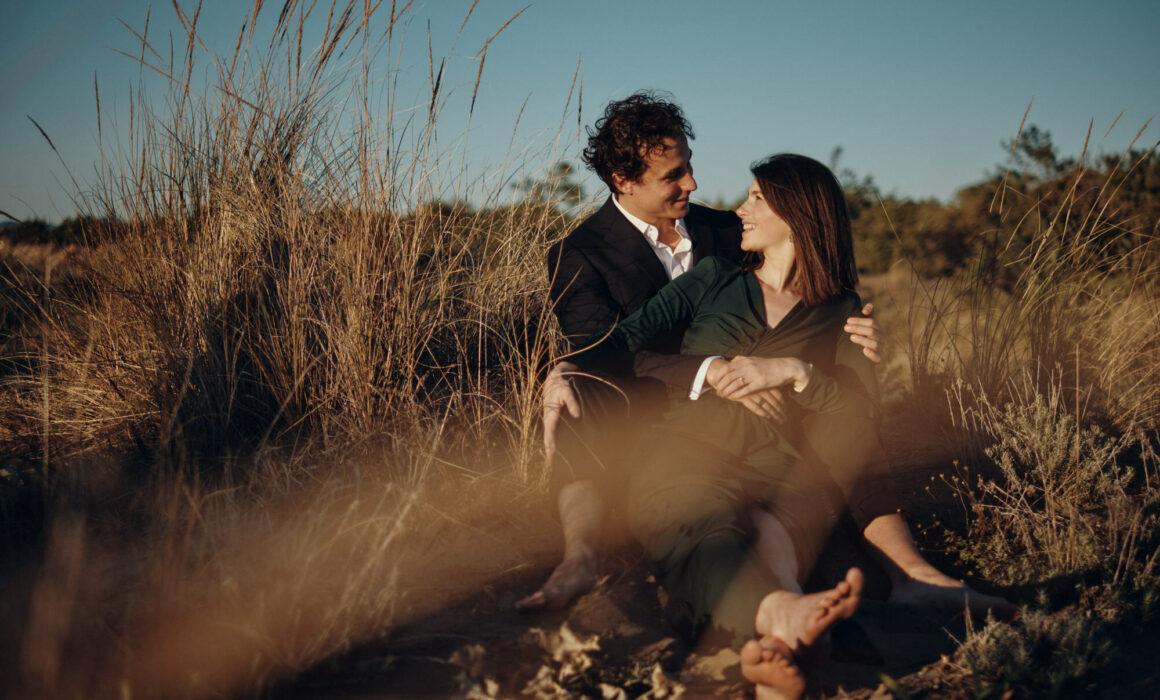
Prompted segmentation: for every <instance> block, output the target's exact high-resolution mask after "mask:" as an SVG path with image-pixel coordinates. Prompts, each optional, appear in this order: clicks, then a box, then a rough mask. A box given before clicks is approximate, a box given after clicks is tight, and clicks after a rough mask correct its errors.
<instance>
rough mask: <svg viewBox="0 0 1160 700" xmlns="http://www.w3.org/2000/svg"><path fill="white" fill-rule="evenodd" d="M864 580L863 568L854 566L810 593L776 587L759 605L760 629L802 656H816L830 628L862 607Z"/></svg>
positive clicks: (758, 623) (758, 628)
mask: <svg viewBox="0 0 1160 700" xmlns="http://www.w3.org/2000/svg"><path fill="white" fill-rule="evenodd" d="M862 582H863V578H862V572H861V571H860V570H858V569H856V568H851V569H850V570H849V571H847V572H846V578H845V580H843V581H839V582H838V585H836V586H834V587H833V588H831V589H830V590H828V591H821V592H818V593H810V594H808V595H802V594H800V593H791V592H789V591H774V592H773V593H770V594H769V595H767V596H765V599H764V600H762V601H761V605H760V606H758V608H757V619H756V621H755V626H756V628H757V633H758V634H761V635H763V636H770V637H774V638H776V639H779V640H781V641H782V642H784V643H785V645H786V646H787V647H788V648H789V650H790V651H791V652H792V653H793V655H794V656H795V657H796V658H797V659H799V660H802V659H804V658H807V657H812V656H816V655H817V653H818V652H819V651H820V650H822V648H823V647H824V641H825V640H823V635H825V633H826V631H827V630H829V629H830V628H831V627H833V626H834V623H836V622H838V621H839V620H845V619H846V618H848V617H850V616H851V615H853V614H854V611H855V610H857V609H858V603H859V602H860V601H861V596H862ZM819 641H822V642H823V644H819Z"/></svg>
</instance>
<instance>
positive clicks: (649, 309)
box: [574, 257, 722, 370]
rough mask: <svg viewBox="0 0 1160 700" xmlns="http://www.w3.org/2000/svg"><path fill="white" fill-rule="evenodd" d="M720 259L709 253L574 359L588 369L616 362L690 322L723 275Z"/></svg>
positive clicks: (608, 365) (595, 338)
mask: <svg viewBox="0 0 1160 700" xmlns="http://www.w3.org/2000/svg"><path fill="white" fill-rule="evenodd" d="M721 272H722V270H721V261H719V260H718V259H717V258H713V257H709V258H705V259H703V260H701V261H700V262H698V263H697V264H696V265H695V266H694V267H693V269H692V270H690V271H689V272H687V273H685V274H683V275H681V276H680V277H678V278H676V279H675V280H673V281H671V282H669V283H668V284H666V285H665V286H664V287H662V288H661V290H660V291H659V292H657V293H656V295H654V296H653V297H652V298H651V299H649V300H648V301H646V302H645V303H644V304H643V305H642V306H641V307H640V308H639V309H637V311H636V312H635V313H633V314H631V315H629V316H628V317H627V318H625V319H624V320H622V321H621V322H620V323H618V324H617V325H616V326H614V327H613V328H611V329H608V330H606V331H605V332H604V333H601V334H598V335H597V336H594V337H592V338H590V339H589V343H588V347H587V348H585V349H583V350H581V351H580V352H579V353H577V354H576V356H575V357H574V361H575V362H576V363H577V364H578V365H580V366H581V367H582V368H584V369H586V370H588V369H590V370H602V369H606V368H608V367H610V366H615V365H616V363H617V362H620V361H622V360H623V358H624V357H625V356H627V355H632V354H634V353H637V352H639V351H641V350H643V349H644V348H646V347H648V346H649V344H650V343H651V342H653V341H654V340H655V339H656V338H659V337H662V336H664V335H665V334H668V333H671V332H673V331H676V330H680V329H682V328H685V327H687V326H688V325H689V323H690V322H691V321H692V320H693V316H694V315H695V314H696V312H697V308H698V307H699V306H700V303H701V300H702V299H703V298H704V296H705V293H706V292H707V291H708V290H709V289H710V288H712V287H713V286H714V285H715V284H716V283H717V281H718V280H719V279H720V276H721Z"/></svg>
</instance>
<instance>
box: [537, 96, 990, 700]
mask: <svg viewBox="0 0 1160 700" xmlns="http://www.w3.org/2000/svg"><path fill="white" fill-rule="evenodd" d="M692 138H693V132H692V129H691V128H690V127H689V124H688V123H687V121H686V120H685V119H684V116H683V114H682V113H681V110H680V108H679V107H677V106H676V105H674V104H672V103H671V102H668V101H665V100H663V99H660V98H658V97H656V96H654V95H652V94H649V93H637V94H634V95H632V96H630V97H628V98H626V99H624V100H620V101H617V102H613V103H611V104H609V105H608V107H607V108H606V110H605V112H604V116H603V117H602V118H601V119H600V120H598V121H597V123H596V128H595V129H594V130H590V131H589V143H588V148H587V149H585V152H584V160H585V162H586V163H587V164H588V165H589V167H591V168H592V169H593V170H594V171H595V172H596V173H597V175H598V176H600V178H601V179H602V180H603V181H604V182H605V183H606V184H608V186H609V188H610V190H611V196H610V197H609V200H608V201H607V202H605V204H604V206H603V207H602V208H601V209H600V210H599V211H597V212H596V213H595V214H594V215H593V216H591V217H590V218H589V219H587V220H586V221H584V222H583V223H581V224H580V226H578V227H577V229H576V230H575V231H573V232H572V233H571V234H570V235H569V236H568V237H567V238H566V239H565V240H564V241H562V242H561V243H559V244H557V245H555V246H553V248H552V249H551V251H549V256H548V261H549V272H550V274H551V276H552V287H551V297H552V300H553V302H554V304H555V306H554V310H555V313H556V315H557V318H558V319H559V321H560V325H561V328H562V329H563V331H564V334H565V336H566V337H567V338H568V340H569V342H570V343H571V344H572V345H573V347H574V348H575V347H577V344H581V343H583V342H585V341H587V340H589V339H590V338H591V337H592V336H593V335H594V334H596V333H599V332H600V331H603V330H605V329H607V328H608V327H610V326H612V325H613V324H614V323H615V322H616V321H617V320H618V319H619V318H622V317H624V316H626V315H628V314H630V313H632V312H633V311H635V310H636V309H637V308H639V307H640V305H641V304H642V303H643V302H644V301H645V300H647V299H648V298H650V297H651V296H652V295H653V294H655V293H656V292H657V291H658V290H659V289H660V288H661V287H662V286H663V285H664V284H665V283H667V282H668V281H669V280H670V279H672V278H673V277H675V276H677V275H680V274H682V273H683V272H685V271H687V270H688V269H690V268H691V266H692V264H693V263H694V262H695V261H696V260H699V259H701V258H703V257H705V256H708V255H717V256H721V257H725V258H729V259H731V260H734V261H739V260H740V257H741V250H740V247H739V241H740V227H739V221H738V219H737V217H736V216H734V215H733V214H732V213H729V212H720V211H715V210H712V209H708V208H705V207H700V206H697V205H694V204H691V203H690V202H689V195H690V194H691V193H692V192H693V191H694V190H696V188H697V183H696V181H695V180H694V178H693V169H692V165H691V158H692V152H691V151H690V149H689V144H688V141H689V140H690V139H692ZM870 311H871V310H870V309H869V308H868V309H866V310H865V313H866V314H867V315H869V313H870ZM846 330H847V332H848V333H850V334H851V335H850V337H851V341H852V342H855V343H858V344H860V345H862V346H863V349H864V352H865V353H866V355H867V356H868V357H870V359H872V360H874V361H878V359H879V358H878V355H877V350H878V329H877V326H876V324H875V323H874V321H873V320H872V319H869V318H851V319H849V320H848V322H847V327H846ZM679 342H680V338H679V336H678V337H671V338H665V339H662V340H661V341H659V342H657V343H655V344H654V345H653V346H652V348H651V350H652V351H651V352H642V353H638V354H637V355H636V356H635V357H633V358H631V360H630V361H629V360H628V359H627V358H626V363H625V367H624V369H623V371H622V372H619V373H617V374H616V375H615V376H610V377H600V378H595V379H589V378H584V377H576V376H572V375H571V374H570V373H573V372H575V370H576V367H575V366H574V365H571V364H570V363H567V362H561V363H559V364H558V365H557V366H556V367H555V368H553V370H552V372H551V373H550V375H549V377H548V379H547V381H546V382H545V387H544V444H545V451H546V453H547V455H548V458H549V460H554V461H555V464H554V465H553V467H554V468H553V476H554V478H555V479H556V480H557V481H558V482H560V483H559V495H558V501H559V508H560V518H561V525H562V528H563V530H564V539H565V551H564V558H563V561H562V562H561V563H560V565H559V566H558V567H557V568H556V569H555V571H553V573H552V575H551V576H550V577H549V579H548V581H547V583H546V584H545V585H544V586H543V587H542V588H541V589H540V590H538V591H537V592H535V593H534V594H532V595H531V596H528V597H527V598H525V599H523V600H521V601H520V602H519V603H518V604H517V607H518V608H519V609H521V610H536V609H541V608H560V607H564V606H566V605H568V604H569V603H570V602H571V601H572V600H574V599H575V598H576V597H577V596H579V595H581V594H583V593H584V592H586V591H587V590H589V589H590V588H591V587H592V585H593V584H594V582H595V579H596V574H597V571H598V569H597V556H596V543H597V541H598V539H599V536H600V532H601V529H602V526H603V522H604V517H605V510H606V502H607V500H608V496H610V495H611V494H615V493H618V492H619V491H620V490H621V487H622V486H623V482H618V481H617V479H619V478H620V477H621V476H622V475H623V473H624V472H625V471H626V469H627V465H624V464H619V463H617V458H618V457H619V458H623V456H624V455H626V454H628V453H629V452H630V450H631V449H632V445H633V444H634V442H635V441H637V440H640V438H641V436H640V431H641V430H642V426H643V425H645V424H646V423H647V418H648V416H649V415H650V412H651V411H655V410H656V406H658V405H659V404H660V402H662V401H663V400H665V398H666V397H669V398H679V397H688V399H689V400H695V399H696V398H697V397H698V396H699V395H700V394H701V393H702V392H703V391H706V390H712V389H713V388H714V387H715V386H716V381H717V380H719V379H720V377H721V376H722V375H723V374H724V373H725V372H726V370H728V368H729V367H730V365H731V364H734V363H737V364H747V363H748V364H755V365H756V364H760V363H761V362H762V360H761V358H744V357H736V358H731V359H728V360H727V359H725V358H705V357H690V356H681V355H679V354H678V351H679ZM739 400H740V402H741V403H743V404H744V406H745V407H746V408H748V409H749V410H750V411H752V412H753V413H755V414H757V415H759V416H762V417H765V418H769V419H771V420H781V419H783V418H784V415H785V410H786V408H785V404H784V401H783V399H782V397H781V395H780V392H779V391H778V390H765V391H762V392H756V393H752V394H747V395H745V396H744V397H743V398H740V399H739ZM562 410H566V412H567V416H568V417H570V419H569V418H563V417H562V415H561V412H562ZM562 418H563V422H562ZM558 443H559V444H558ZM843 486H845V488H842V489H840V490H841V491H842V496H843V497H844V498H845V499H846V501H847V505H850V506H855V505H856V503H854V502H853V501H857V500H859V499H862V498H863V495H864V494H863V495H859V494H860V493H861V492H859V491H857V488H858V487H857V485H856V484H851V483H846V484H843ZM867 498H868V499H869V500H875V499H877V503H876V504H875V506H874V507H873V508H870V509H869V510H865V511H864V512H865V514H866V517H865V518H864V519H863V520H864V522H862V523H860V525H862V535H863V537H864V538H865V540H866V542H867V543H868V544H869V545H870V549H871V551H872V553H875V554H877V555H878V556H879V558H880V559H881V560H882V561H883V563H884V564H885V565H886V567H887V570H888V573H889V574H890V575H891V579H892V582H893V583H894V588H893V590H892V593H891V598H892V599H893V600H897V601H903V602H923V603H935V604H938V603H940V602H941V603H943V604H947V605H957V606H959V607H961V605H962V602H963V594H964V593H965V592H966V589H964V588H963V586H962V584H961V582H958V581H956V580H954V579H951V578H949V577H947V576H945V575H944V574H942V573H940V572H938V571H937V570H935V569H934V568H933V567H931V566H930V564H928V563H927V562H926V561H925V560H924V559H923V558H922V556H921V555H920V554H919V553H918V551H917V549H916V547H915V545H914V542H913V540H912V539H911V537H910V534H909V531H908V529H907V527H906V524H905V522H904V521H903V519H902V517H901V516H900V515H899V514H898V512H897V510H896V509H889V510H886V509H883V507H882V503H883V502H890V501H889V496H888V495H887V496H886V497H885V501H884V498H883V497H882V494H877V495H875V494H871V496H869V497H867ZM768 520H771V521H774V522H773V523H768V522H767V523H764V524H760V523H759V524H758V527H757V529H758V531H759V532H760V533H761V535H760V539H762V540H763V541H764V542H765V543H766V544H768V543H770V542H772V543H774V545H773V546H763V547H759V549H762V550H763V551H770V552H774V551H776V550H781V551H782V554H781V555H780V556H782V557H784V556H785V553H784V550H785V549H786V546H785V545H786V542H787V541H788V538H787V537H781V536H780V534H779V531H778V526H777V524H776V520H775V519H773V518H769V519H768ZM758 544H759V545H760V544H762V543H761V542H759V543H758ZM788 546H789V547H790V548H792V543H791V544H789V545H788ZM776 556H777V555H776V554H774V555H773V557H774V558H776ZM766 563H767V565H768V566H769V567H770V568H776V567H777V565H778V564H777V562H774V561H767V562H766ZM847 578H848V580H847V581H844V582H842V583H841V584H839V586H838V587H836V588H835V589H833V590H832V591H829V592H824V593H825V594H826V595H824V596H823V597H821V598H816V597H810V596H802V595H801V594H800V593H797V592H794V591H778V593H779V595H776V596H774V595H773V594H771V597H774V598H776V602H775V603H770V604H769V605H765V604H764V603H763V608H762V611H761V612H760V614H759V615H758V620H757V627H758V629H759V630H761V629H762V628H763V627H764V628H766V629H765V630H762V632H763V635H764V637H768V638H770V639H769V640H765V643H764V645H763V647H762V648H761V649H760V650H757V651H755V650H754V649H752V648H747V657H746V658H748V660H749V666H750V668H751V669H753V668H757V669H763V668H764V669H766V670H767V671H768V670H769V669H770V668H772V669H773V671H769V672H768V673H766V675H764V676H763V675H762V674H761V673H754V674H747V675H754V676H755V677H754V678H753V680H755V682H759V683H761V682H763V681H761V680H759V679H761V678H765V677H766V676H768V675H770V674H772V675H773V676H775V677H780V672H779V669H780V668H781V666H780V665H779V664H780V663H781V662H782V661H783V660H784V659H783V655H782V654H781V652H780V647H779V646H778V645H779V644H781V643H782V642H784V643H785V644H786V645H789V646H790V647H792V645H793V644H795V643H796V644H799V645H806V646H809V645H811V644H812V643H813V642H814V641H816V639H817V638H818V637H819V636H820V635H821V634H822V632H824V630H825V629H826V628H828V627H829V626H830V625H831V624H833V622H834V621H836V620H837V619H841V618H842V617H848V616H849V614H850V613H852V610H853V607H856V605H857V599H858V594H859V593H860V589H861V576H860V574H855V573H851V574H850V575H849V576H848V577H847ZM812 595H813V596H818V595H821V594H812ZM793 596H796V597H793ZM973 602H976V603H980V604H982V605H983V607H984V608H985V607H993V606H995V605H996V603H995V601H994V600H984V599H983V598H982V597H979V596H977V595H976V596H974V597H973ZM766 608H770V609H773V610H776V611H787V610H794V611H799V612H801V614H796V613H795V614H793V615H790V616H789V618H785V615H782V614H781V613H780V612H778V613H777V614H774V613H771V612H769V611H768V610H766ZM834 611H837V612H836V613H835V612H834ZM783 618H784V619H790V620H791V621H790V622H785V621H784V619H783ZM762 620H766V621H768V620H782V622H781V623H776V624H775V623H768V624H767V623H766V622H763V621H762ZM819 620H820V622H819ZM767 630H772V631H767ZM770 640H773V641H770ZM790 663H791V667H792V661H791V662H790ZM790 675H791V676H792V668H791V673H790Z"/></svg>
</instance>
